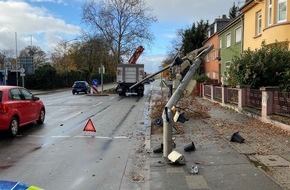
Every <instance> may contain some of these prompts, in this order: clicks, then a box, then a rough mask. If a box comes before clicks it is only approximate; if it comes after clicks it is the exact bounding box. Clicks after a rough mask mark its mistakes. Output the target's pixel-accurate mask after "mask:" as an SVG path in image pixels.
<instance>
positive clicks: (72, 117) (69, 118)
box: [62, 112, 82, 121]
mask: <svg viewBox="0 0 290 190" xmlns="http://www.w3.org/2000/svg"><path fill="white" fill-rule="evenodd" d="M81 113H82V112H78V113H75V114H73V115H71V116H69V117H67V118H65V119H63V120H62V121H66V120H69V119H70V118H73V117H75V116H77V115H79V114H81Z"/></svg>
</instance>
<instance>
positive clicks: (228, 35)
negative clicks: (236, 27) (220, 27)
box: [226, 33, 231, 47]
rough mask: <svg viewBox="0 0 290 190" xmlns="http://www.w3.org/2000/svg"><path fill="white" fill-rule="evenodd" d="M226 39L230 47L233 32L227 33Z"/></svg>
mask: <svg viewBox="0 0 290 190" xmlns="http://www.w3.org/2000/svg"><path fill="white" fill-rule="evenodd" d="M226 40H227V47H230V46H231V34H230V33H229V34H227V35H226Z"/></svg>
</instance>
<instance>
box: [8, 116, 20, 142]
mask: <svg viewBox="0 0 290 190" xmlns="http://www.w3.org/2000/svg"><path fill="white" fill-rule="evenodd" d="M18 129H19V123H18V119H17V118H16V117H13V118H12V120H11V123H10V127H9V134H10V135H11V136H13V137H15V136H16V135H17V133H18Z"/></svg>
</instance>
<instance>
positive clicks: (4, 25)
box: [0, 0, 81, 49]
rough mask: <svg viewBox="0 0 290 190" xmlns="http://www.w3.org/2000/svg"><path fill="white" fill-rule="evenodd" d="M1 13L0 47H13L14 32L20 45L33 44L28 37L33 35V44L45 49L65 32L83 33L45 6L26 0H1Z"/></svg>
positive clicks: (69, 33)
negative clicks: (32, 3)
mask: <svg viewBox="0 0 290 190" xmlns="http://www.w3.org/2000/svg"><path fill="white" fill-rule="evenodd" d="M34 1H36V0H34ZM38 1H40V0H38ZM46 1H48V0H46ZM54 2H57V3H61V2H62V1H60V0H58V1H54ZM0 13H1V17H0V26H1V27H0V36H1V40H0V49H8V48H12V49H13V47H14V46H13V45H12V46H11V44H15V32H17V36H18V38H17V39H18V44H19V48H23V47H24V46H27V45H30V41H31V37H28V36H33V39H34V44H35V43H36V44H35V45H37V46H40V47H41V48H42V49H48V48H49V46H50V45H52V44H54V43H55V42H57V41H59V39H61V38H62V36H64V35H72V36H74V35H78V34H80V33H81V28H80V27H79V26H76V25H72V24H68V23H67V22H66V21H64V20H63V19H60V18H57V17H56V16H55V15H53V14H51V13H50V11H49V10H47V9H46V8H44V7H42V6H32V5H31V4H28V3H27V2H25V1H0ZM47 40H49V41H47Z"/></svg>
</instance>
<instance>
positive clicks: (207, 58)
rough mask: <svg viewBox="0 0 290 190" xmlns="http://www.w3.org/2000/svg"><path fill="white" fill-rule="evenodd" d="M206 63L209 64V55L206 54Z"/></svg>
mask: <svg viewBox="0 0 290 190" xmlns="http://www.w3.org/2000/svg"><path fill="white" fill-rule="evenodd" d="M206 62H209V54H206Z"/></svg>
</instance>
